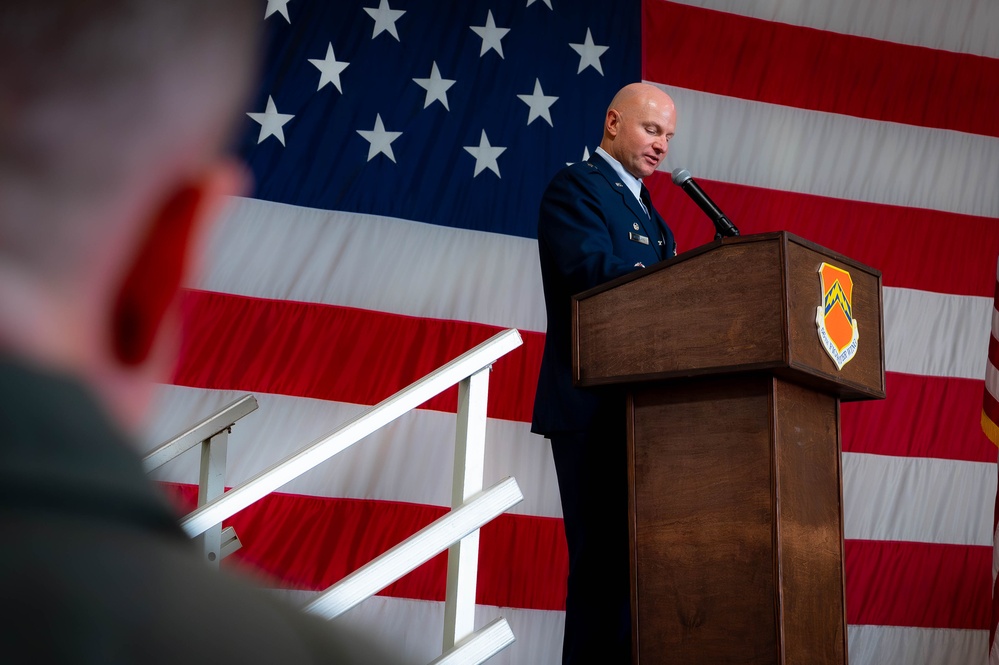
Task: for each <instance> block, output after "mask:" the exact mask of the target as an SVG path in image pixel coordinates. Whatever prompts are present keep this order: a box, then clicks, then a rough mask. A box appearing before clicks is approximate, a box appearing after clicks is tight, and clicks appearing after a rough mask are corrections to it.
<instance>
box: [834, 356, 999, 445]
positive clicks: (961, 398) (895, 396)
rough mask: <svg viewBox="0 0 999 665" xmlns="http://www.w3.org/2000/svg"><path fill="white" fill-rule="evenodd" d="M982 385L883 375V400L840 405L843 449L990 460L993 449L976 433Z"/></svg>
mask: <svg viewBox="0 0 999 665" xmlns="http://www.w3.org/2000/svg"><path fill="white" fill-rule="evenodd" d="M983 383H984V382H983V381H980V380H975V379H954V378H942V377H935V376H917V375H913V374H899V373H895V372H888V373H886V374H885V392H887V393H888V399H887V400H875V401H870V402H849V403H845V404H843V405H842V407H841V409H842V436H843V450H844V451H845V452H852V453H872V454H875V455H893V456H896V457H936V458H940V459H950V460H961V461H967V462H995V460H996V447H995V446H994V445H992V444H991V443H990V442H989V441H988V439H986V438H985V437H984V436H983V435H982V428H981V411H980V410H979V408H978V396H979V395H981V392H982V385H983Z"/></svg>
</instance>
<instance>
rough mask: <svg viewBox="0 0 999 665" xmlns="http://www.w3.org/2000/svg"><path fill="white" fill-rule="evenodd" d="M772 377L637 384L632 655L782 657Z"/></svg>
mask: <svg viewBox="0 0 999 665" xmlns="http://www.w3.org/2000/svg"><path fill="white" fill-rule="evenodd" d="M771 386H772V380H771V379H770V377H768V376H762V375H756V374H754V375H749V376H740V377H737V378H732V377H728V378H725V379H718V378H707V379H701V380H696V381H689V382H685V383H684V384H683V385H674V386H669V385H657V386H653V387H649V388H640V389H637V390H635V391H634V392H633V394H632V399H631V402H630V403H631V404H632V408H633V413H632V414H630V415H631V421H632V430H631V434H632V436H631V437H630V439H629V447H630V448H631V453H632V454H631V455H630V459H632V460H633V468H632V470H631V473H632V478H633V481H634V483H633V487H632V492H633V495H632V501H631V506H632V510H633V515H632V527H633V529H634V542H633V544H632V546H633V559H632V564H633V566H634V570H633V571H632V580H633V584H635V585H637V588H636V589H635V590H634V591H635V595H634V599H635V605H636V607H637V612H636V613H635V621H636V626H635V630H636V642H637V644H638V653H637V657H638V658H637V662H639V663H643V664H648V665H652V664H655V665H659V664H661V663H676V664H680V663H682V664H684V665H696V664H698V663H705V664H707V663H710V664H711V665H715V664H717V663H733V664H752V665H756V664H759V665H763V664H767V665H770V664H772V663H776V662H779V643H778V632H777V614H776V603H777V595H776V590H775V585H776V582H775V576H776V559H775V551H774V539H773V524H774V519H775V513H774V506H773V478H772V474H771V471H772V468H773V467H772V459H771V451H772V445H771V439H772V427H771V419H770V405H771Z"/></svg>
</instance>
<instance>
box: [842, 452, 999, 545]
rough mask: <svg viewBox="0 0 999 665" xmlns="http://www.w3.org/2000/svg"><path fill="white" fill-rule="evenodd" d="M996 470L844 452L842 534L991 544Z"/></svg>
mask: <svg viewBox="0 0 999 665" xmlns="http://www.w3.org/2000/svg"><path fill="white" fill-rule="evenodd" d="M995 496H996V467H995V465H994V464H992V463H985V462H959V461H954V460H941V459H931V458H920V457H889V456H885V455H866V454H860V453H843V506H844V515H843V535H844V537H845V538H846V539H848V540H903V541H910V542H925V543H948V544H955V545H982V546H990V545H992V536H993V534H992V517H991V516H990V515H989V514H988V512H987V511H983V510H981V506H984V505H990V504H992V503H994V501H995Z"/></svg>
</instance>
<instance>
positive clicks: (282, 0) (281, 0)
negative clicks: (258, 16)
mask: <svg viewBox="0 0 999 665" xmlns="http://www.w3.org/2000/svg"><path fill="white" fill-rule="evenodd" d="M288 2H289V0H267V9H266V10H264V20H265V21H266V20H267V18H268V17H269V16H270V15H271V14H273V13H274V12H281V15H282V16H284V19H285V20H286V21H288V23H289V24H290V23H291V17H290V16H288Z"/></svg>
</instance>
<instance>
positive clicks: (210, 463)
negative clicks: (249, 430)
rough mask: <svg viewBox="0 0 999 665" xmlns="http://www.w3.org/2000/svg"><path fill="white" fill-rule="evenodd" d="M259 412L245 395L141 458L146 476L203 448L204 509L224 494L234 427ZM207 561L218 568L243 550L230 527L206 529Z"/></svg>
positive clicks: (201, 495)
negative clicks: (190, 452) (227, 456)
mask: <svg viewBox="0 0 999 665" xmlns="http://www.w3.org/2000/svg"><path fill="white" fill-rule="evenodd" d="M256 410H257V399H256V398H255V397H254V396H253V395H244V396H243V397H241V398H239V399H238V400H236V401H235V402H232V403H231V404H228V405H226V406H224V407H223V408H222V410H221V411H219V412H218V413H216V414H214V415H211V416H208V417H207V418H205V419H204V420H202V421H201V422H199V423H198V424H196V425H194V426H193V427H191V428H190V429H188V430H187V431H186V432H182V433H180V434H178V435H177V436H175V437H174V438H172V439H170V440H169V441H167V442H166V443H163V444H161V445H159V446H157V447H156V448H154V449H153V450H152V452H150V453H148V454H147V455H146V456H145V457H143V458H142V468H143V469H145V471H146V473H149V472H151V471H154V470H155V469H158V468H159V467H161V466H163V465H164V464H166V463H167V462H169V461H171V460H173V459H174V458H176V457H178V456H179V455H182V454H184V453H186V452H187V451H188V450H190V449H191V448H194V447H195V446H197V445H199V444H200V445H201V472H200V474H199V478H198V505H199V506H203V505H205V504H206V503H208V502H209V501H211V500H212V499H214V498H216V497H219V496H222V494H223V492H225V465H226V454H227V450H228V447H229V434H231V433H232V426H233V425H234V424H235V423H236V421H237V420H239V419H240V418H242V417H243V416H245V415H247V414H249V413H253V412H254V411H256ZM198 541H199V545H200V547H201V549H202V551H203V552H204V555H205V561H207V562H208V564H209V565H211V566H214V567H216V568H217V567H218V565H219V563H220V562H221V561H222V559H224V558H225V557H227V556H229V555H230V554H232V553H233V552H235V551H236V550H238V549H239V548H240V547H242V543H240V542H239V538H238V537H237V536H236V531H235V530H234V529H233V528H232V527H231V526H230V527H226V528H225V529H223V528H222V523H221V522H220V523H218V524H216V525H214V526H212V527H211V528H210V529H206V530H205V532H204V533H202V534H200V535H199V536H198Z"/></svg>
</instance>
